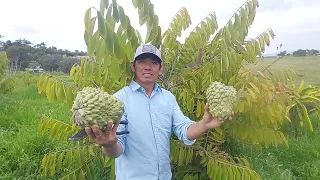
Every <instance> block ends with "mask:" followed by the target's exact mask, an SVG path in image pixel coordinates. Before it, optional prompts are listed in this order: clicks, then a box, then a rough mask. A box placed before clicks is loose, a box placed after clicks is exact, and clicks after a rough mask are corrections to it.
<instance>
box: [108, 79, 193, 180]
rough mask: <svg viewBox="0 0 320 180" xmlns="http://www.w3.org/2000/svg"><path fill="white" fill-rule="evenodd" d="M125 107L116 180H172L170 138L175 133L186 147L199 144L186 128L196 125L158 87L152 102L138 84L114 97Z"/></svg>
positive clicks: (132, 83) (173, 98) (124, 89)
mask: <svg viewBox="0 0 320 180" xmlns="http://www.w3.org/2000/svg"><path fill="white" fill-rule="evenodd" d="M114 95H115V96H116V97H117V98H118V99H120V100H121V101H122V102H123V103H124V110H125V111H124V114H123V116H122V120H128V124H127V125H122V124H120V125H119V127H118V130H117V131H118V132H119V131H124V130H128V131H130V133H129V134H126V135H119V136H118V141H119V143H120V144H121V145H122V147H123V153H122V154H121V155H120V156H119V157H118V158H116V161H115V162H116V168H115V169H116V179H117V180H169V179H171V177H172V173H171V167H170V157H169V156H170V136H171V134H172V132H173V133H174V134H175V135H176V136H177V137H178V138H179V139H180V140H181V141H182V142H184V144H186V145H192V144H193V143H195V141H196V140H190V139H188V137H187V134H186V133H187V128H188V127H189V126H190V125H191V124H193V123H195V122H194V121H192V120H190V119H189V118H188V117H186V116H184V114H183V113H182V111H181V110H180V107H179V105H178V103H177V101H176V99H175V96H174V95H173V94H172V93H171V92H169V91H167V90H165V89H163V88H161V87H160V86H159V84H157V83H155V86H154V89H153V91H152V94H151V96H150V98H149V97H148V96H147V95H146V93H145V90H144V88H143V87H141V86H140V85H139V84H138V83H136V82H135V81H132V82H131V83H130V85H129V86H126V87H124V88H122V89H121V90H119V91H118V92H116V93H115V94H114Z"/></svg>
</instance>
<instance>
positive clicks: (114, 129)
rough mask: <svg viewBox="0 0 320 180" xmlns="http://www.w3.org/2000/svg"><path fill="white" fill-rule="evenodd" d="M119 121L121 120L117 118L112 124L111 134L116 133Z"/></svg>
mask: <svg viewBox="0 0 320 180" xmlns="http://www.w3.org/2000/svg"><path fill="white" fill-rule="evenodd" d="M120 121H121V120H118V121H117V122H116V124H114V126H113V128H112V134H113V135H116V132H117V129H118V126H119V124H120Z"/></svg>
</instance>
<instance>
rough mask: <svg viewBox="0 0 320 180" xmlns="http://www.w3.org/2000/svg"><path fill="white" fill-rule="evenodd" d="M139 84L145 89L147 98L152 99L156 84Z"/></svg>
mask: <svg viewBox="0 0 320 180" xmlns="http://www.w3.org/2000/svg"><path fill="white" fill-rule="evenodd" d="M136 82H137V81H136ZM137 83H138V84H139V85H140V86H141V87H143V88H144V90H145V91H146V94H147V96H148V97H150V96H151V93H152V90H153V87H154V85H155V83H141V82H137Z"/></svg>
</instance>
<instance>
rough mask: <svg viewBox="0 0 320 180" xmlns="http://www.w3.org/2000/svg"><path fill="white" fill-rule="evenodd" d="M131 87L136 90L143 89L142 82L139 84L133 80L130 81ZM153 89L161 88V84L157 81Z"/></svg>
mask: <svg viewBox="0 0 320 180" xmlns="http://www.w3.org/2000/svg"><path fill="white" fill-rule="evenodd" d="M130 88H131V89H132V91H136V90H138V89H142V86H140V84H138V83H137V82H136V81H134V80H132V81H131V83H130ZM153 90H161V86H160V85H159V84H158V83H157V82H155V85H154V87H153Z"/></svg>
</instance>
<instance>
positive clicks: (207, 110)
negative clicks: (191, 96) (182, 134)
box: [204, 103, 209, 112]
mask: <svg viewBox="0 0 320 180" xmlns="http://www.w3.org/2000/svg"><path fill="white" fill-rule="evenodd" d="M204 109H205V111H206V112H209V104H208V103H206V106H205V107H204Z"/></svg>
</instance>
